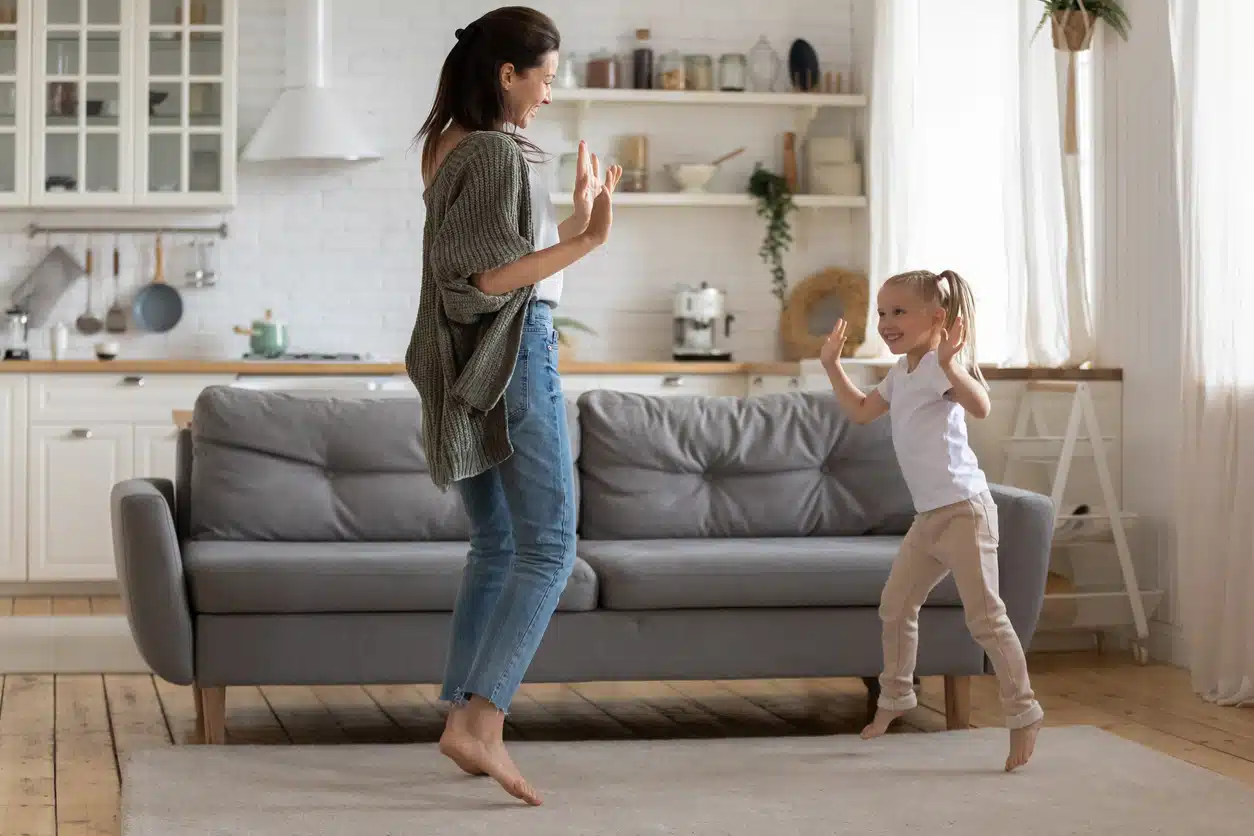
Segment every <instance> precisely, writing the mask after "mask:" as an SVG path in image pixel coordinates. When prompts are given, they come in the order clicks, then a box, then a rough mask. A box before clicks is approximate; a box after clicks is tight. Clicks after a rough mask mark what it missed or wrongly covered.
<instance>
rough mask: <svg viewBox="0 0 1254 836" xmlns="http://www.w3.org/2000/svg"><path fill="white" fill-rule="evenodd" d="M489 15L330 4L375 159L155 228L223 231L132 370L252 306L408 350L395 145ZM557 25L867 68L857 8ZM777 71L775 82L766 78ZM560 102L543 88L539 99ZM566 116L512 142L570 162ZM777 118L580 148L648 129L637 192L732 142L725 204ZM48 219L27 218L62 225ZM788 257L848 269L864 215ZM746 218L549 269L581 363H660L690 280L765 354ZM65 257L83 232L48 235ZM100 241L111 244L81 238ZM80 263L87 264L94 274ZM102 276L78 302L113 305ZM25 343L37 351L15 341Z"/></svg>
mask: <svg viewBox="0 0 1254 836" xmlns="http://www.w3.org/2000/svg"><path fill="white" fill-rule="evenodd" d="M497 5H501V4H500V3H499V2H479V0H476V1H475V2H463V1H460V0H459V2H453V0H439V2H437V0H355V2H353V3H339V4H336V6H335V9H334V14H335V17H334V21H333V24H334V29H333V36H332V54H333V72H332V80H333V83H334V84H335V86H336V87H337V88H339V89H341V90H342V91H343V93H344V95H345V97H346V98H347V99H348V100H349V101H351V102H352V103H353V105H354V107H355V108H356V109H357V112H358V113H359V114H360V115H361V118H362V121H363V124H364V125H365V126H366V129H367V130H368V131H370V132H371V133H372V135H374V136H376V137H378V142H379V145H380V148H381V150H382V151H383V153H384V159H382V160H381V161H379V162H377V163H371V164H366V165H347V166H315V165H294V166H287V165H284V166H263V165H257V164H247V163H243V164H241V168H240V178H239V204H238V207H237V208H236V209H234V210H233V211H232V212H229V213H226V214H225V215H191V216H184V217H172V216H169V217H165V218H163V219H162V222H165V223H171V224H174V223H190V224H198V225H199V224H210V225H211V224H216V223H219V222H220V221H223V220H224V221H226V222H227V223H228V224H229V226H230V237H229V238H228V239H227V240H226V241H219V242H218V243H217V245H216V249H217V251H218V262H217V265H216V266H217V269H218V271H219V274H220V281H219V284H218V285H217V286H216V287H214V288H206V289H188V288H184V291H185V293H184V296H185V303H186V310H187V313H186V315H185V318H184V320H183V322H182V323H180V325H179V326H178V327H177V328H176V329H175V330H174V331H173V332H171V333H170V334H168V335H160V336H155V335H147V334H137V333H134V332H132V333H129V334H127V335H124V337H123V339H122V340H121V341H122V342H123V344H124V345H123V354H124V356H131V357H141V356H142V357H154V356H167V355H177V356H205V355H238V354H241V353H243V352H244V351H245V350H247V338H246V337H242V336H238V335H235V334H234V333H232V327H233V326H235V325H246V324H247V323H249V322H250V321H251V320H252V319H254V318H257V317H260V316H261V315H262V314H263V312H264V311H265V309H266V308H272V309H273V310H274V315H275V316H276V317H278V318H280V319H283V320H284V321H286V322H287V323H288V325H289V328H290V331H291V334H292V341H293V347H294V348H301V349H308V350H327V351H360V352H366V353H371V354H373V355H375V356H380V357H392V358H399V357H400V356H401V355H402V354H403V352H404V350H405V347H406V345H407V343H408V339H409V331H410V328H411V327H412V325H413V321H414V314H415V312H416V309H417V304H418V295H419V284H420V280H421V270H422V265H421V253H422V231H423V218H424V210H423V205H422V178H421V174H420V172H419V149H418V148H417V147H416V146H412V145H411V143H412V140H413V136H414V133H415V132H416V131H417V129H418V127H419V125H420V124H421V122H422V120H423V118H424V117H425V115H426V111H427V108H428V107H429V105H430V102H431V98H432V96H433V93H434V88H435V82H436V77H437V74H438V72H439V68H440V64H441V62H442V61H443V59H444V56H445V54H446V52H447V50H448V49H449V48H450V47H451V46H452V44H453V41H454V38H453V32H454V30H455V29H456V28H458V27H460V26H464V25H466V23H468V22H470V21H471V20H473V19H474V18H475V17H477V16H478V15H480V14H482V13H483V12H485V11H487V10H489V9H491V8H494V7H495V6H497ZM536 5H537V8H540V9H541V10H543V11H545V12H547V13H548V14H550V15H552V16H553V17H554V19H555V20H556V21H557V23H558V25H559V27H560V28H561V30H562V36H563V46H562V51H563V53H564V54H565V53H568V52H574V53H576V54H577V56H579V57H580V58H586V57H587V56H588V54H589V53H590V52H591V51H593V50H596V49H601V48H611V49H613V48H622V47H624V46H626V45H628V44H630V42H631V40H632V38H633V35H634V31H635V29H636V28H637V27H648V28H650V29H651V31H652V40H653V45H654V47H655V49H656V50H658V51H659V52H662V51H666V50H669V49H679V50H681V51H683V52H689V51H698V52H704V53H709V54H712V55H714V56H715V59H716V60H717V56H718V55H719V54H720V53H722V52H726V51H740V52H748V51H749V50H750V48H751V47H752V46H753V44H754V42H755V41H756V40H757V39H758V37H759V36H760V35H765V36H766V37H767V38H768V39H769V40H770V42H771V44H772V46H773V47H774V49H775V50H776V52H777V53H778V54H779V55H780V57H781V59H783V60H786V59H787V54H788V48H789V45H790V44H791V42H792V40H793V39H794V38H797V37H804V38H806V39H807V40H809V41H810V42H811V43H812V44H813V45H814V46H815V48H816V49H817V51H818V52H819V55H820V59H821V60H822V62H823V63H824V66H825V68H826V67H827V65H829V64H830V65H831V69H832V70H833V71H840V72H842V73H843V74H844V77H845V79H846V84H848V83H849V77H850V71H851V70H852V72H853V76H854V78H855V79H856V83H857V84H858V85H859V88H858V89H859V92H865V86H864V81H863V80H864V79H865V78H866V77H867V75H868V74H869V66H868V65H867V62H868V61H869V56H870V47H869V38H870V31H869V24H870V20H871V16H872V7H873V0H782V2H780V0H730V2H728V0H694V2H692V3H689V4H687V5H685V6H683V7H682V10H681V6H680V5H679V4H677V3H675V2H674V0H643V1H641V0H636V2H632V3H630V4H628V3H610V4H602V5H597V4H589V3H577V2H574V0H552V1H550V2H541V3H537V4H536ZM240 6H241V9H240V49H239V61H240V85H241V87H240V91H239V112H240V141H241V143H243V142H246V141H247V139H248V137H249V136H250V135H251V133H252V131H253V130H255V128H256V126H257V125H258V124H259V123H260V121H261V119H262V118H263V117H264V115H265V113H266V110H267V108H268V107H269V106H270V104H271V103H272V102H273V100H274V98H275V96H276V95H277V93H278V90H279V89H280V88H281V87H282V85H283V83H284V63H283V51H284V42H285V35H284V27H285V25H286V22H285V15H284V2H283V0H247V2H241V4H240ZM781 75H782V74H781ZM556 95H558V96H560V91H556ZM575 115H576V109H575V108H574V107H572V106H569V105H562V104H554V105H553V106H551V107H549V108H547V109H546V112H545V113H544V115H543V116H542V118H541V120H540V123H539V124H537V125H536V126H535V127H533V128H532V129H531V131H530V133H531V135H532V137H533V138H534V139H535V140H536V141H537V142H538V143H540V144H541V146H542V147H543V148H545V150H546V151H548V152H549V153H551V154H553V155H554V157H556V155H558V154H560V153H562V152H565V151H568V150H573V149H574V146H575V142H576V140H577V137H575V136H573V134H572V131H573V129H574V126H575ZM793 129H794V124H793V119H792V114H791V112H789V111H787V110H783V109H778V110H777V109H770V108H752V107H743V108H742V107H736V108H724V109H716V108H693V109H682V108H670V107H651V108H628V107H594V108H593V109H592V111H591V112H590V113H589V114H588V118H587V122H586V135H585V136H586V138H587V140H588V141H589V143H590V145H591V146H592V148H593V150H595V151H597V152H598V153H599V154H601V155H603V156H607V157H612V156H613V155H614V154H615V149H614V138H615V137H616V136H619V135H622V134H627V133H647V134H649V136H650V140H651V149H650V154H651V157H652V160H653V163H654V166H653V167H654V172H653V177H654V178H663V177H664V176H665V175H664V174H663V173H662V171H661V164H662V163H663V162H665V161H667V160H668V159H671V158H673V157H676V156H679V155H693V156H695V157H696V158H698V159H713V158H714V157H717V156H719V155H721V154H723V153H725V152H727V151H729V150H732V149H734V148H737V147H739V146H741V145H744V146H746V148H747V151H746V153H745V154H743V155H742V156H741V157H738V158H736V159H734V160H732V161H731V162H730V163H729V164H728V165H727V166H726V167H725V168H724V169H723V170H722V171H721V172H720V174H719V177H718V178H717V180H716V181H715V183H714V184H713V186H712V188H714V189H716V190H727V191H739V190H741V189H742V188H743V184H744V182H745V179H746V178H747V177H748V175H749V173H750V172H751V171H752V169H753V164H754V162H755V161H761V162H763V163H764V164H765V165H767V166H768V167H771V168H774V169H776V170H779V166H780V149H781V139H780V136H781V134H782V133H783V132H785V131H789V130H793ZM813 129H814V131H815V133H819V134H822V133H852V134H854V135H855V136H857V137H859V139H860V138H861V137H862V136H863V134H864V132H865V118H864V116H862V115H855V114H852V113H833V114H831V115H830V117H824V118H821V119H819V120H817V121H816V122H815V124H814V128H813ZM33 219H34V218H33V216H32V215H29V214H26V213H4V214H3V215H0V298H5V299H7V296H8V293H9V292H10V291H11V290H12V288H14V287H16V285H17V284H18V283H19V282H20V281H21V280H22V278H23V277H24V276H25V274H26V272H27V271H28V270H29V269H30V268H31V267H33V266H34V265H35V264H36V263H37V262H38V259H39V258H40V257H42V254H43V252H44V251H45V247H46V244H47V241H45V240H44V239H43V238H37V239H34V240H31V239H29V238H28V237H27V236H26V234H25V233H24V231H23V229H24V227H25V225H26V224H27V223H29V222H30V221H31V220H33ZM70 219H71V218H70V217H67V216H66V215H65V213H61V214H59V215H57V216H56V217H51V216H43V217H40V221H41V222H44V223H53V222H67V221H68V220H70ZM72 220H73V222H74V223H75V224H80V223H85V222H100V223H114V222H116V223H127V222H145V223H146V222H148V221H151V220H153V218H152V217H151V216H149V217H146V218H143V219H142V220H141V218H139V217H137V216H135V215H128V214H122V215H118V216H115V217H110V216H106V215H102V214H90V213H75V214H74V215H73V216H72ZM794 222H795V234H796V237H797V249H796V251H795V252H794V253H793V254H791V256H790V257H789V260H788V267H789V275H790V281H792V282H793V283H795V282H797V281H800V280H801V279H802V278H804V277H805V276H806V275H808V274H809V273H811V272H814V271H816V270H819V269H822V268H824V267H828V266H842V267H853V268H859V269H865V266H866V249H867V224H866V217H865V213H864V212H859V211H843V210H842V211H823V212H813V213H812V212H802V213H799V214H798V215H796V216H795V217H794ZM763 231H764V221H763V220H762V219H760V218H758V217H757V216H756V215H755V214H754V212H753V210H752V209H692V208H671V209H652V208H630V207H619V208H618V209H617V210H616V212H615V225H614V232H613V237H612V238H611V241H610V243H609V244H608V245H607V246H606V247H605V248H603V249H602V250H600V251H598V252H596V253H594V254H593V255H591V256H590V257H588V258H587V259H585V260H584V261H582V262H581V263H579V264H578V265H576V266H575V267H573V268H571V269H570V270H569V271H568V272H567V276H566V283H565V296H564V304H563V314H565V315H569V316H575V317H577V318H579V319H581V320H583V321H585V322H587V323H588V324H589V325H590V326H592V327H593V328H595V329H596V330H597V331H598V336H596V337H589V336H586V335H582V334H581V335H578V337H577V339H578V345H579V348H578V354H579V356H580V357H582V358H585V359H622V360H627V359H665V358H667V357H668V356H669V349H670V339H671V327H672V326H671V319H670V310H671V298H672V292H673V290H674V288H675V286H676V285H677V284H681V283H686V284H697V283H699V282H701V281H708V282H710V283H711V284H713V285H717V286H719V287H721V288H723V289H724V290H726V291H727V293H728V305H729V308H730V310H731V311H732V312H733V313H734V314H735V315H736V322H735V324H734V325H733V327H732V337H731V340H730V341H729V344H730V347H731V348H732V349H733V350H734V351H735V353H736V356H737V357H738V358H739V359H746V360H754V359H762V360H764V359H772V358H774V357H776V356H777V348H776V346H777V343H778V338H777V336H776V326H777V322H778V317H779V303H778V302H777V301H776V299H775V298H774V297H773V296H771V293H770V274H769V271H768V268H767V267H766V265H764V264H763V263H762V262H761V261H760V259H759V257H758V247H759V245H760V242H761V239H762V234H763ZM58 242H59V243H66V244H72V245H73V246H75V247H76V248H77V251H78V252H80V253H81V252H82V250H83V249H84V247H85V246H86V243H87V242H86V240H85V239H84V238H82V237H79V238H77V239H76V240H73V241H69V240H65V241H58ZM93 243H94V245H95V246H97V247H102V246H103V247H111V246H112V244H113V241H112V239H111V238H104V237H102V238H100V239H97V240H95V241H93ZM133 243H134V244H137V245H138V246H137V247H136V246H132V242H129V241H125V240H124V241H123V245H124V246H125V247H127V249H126V251H125V252H124V253H123V289H124V292H125V293H126V294H127V295H128V296H129V294H130V293H133V291H134V290H135V289H136V288H138V287H139V286H140V285H142V283H143V282H145V281H147V279H148V277H149V276H150V275H151V265H152V254H151V249H152V241H151V240H150V239H140V240H138V241H137V242H133ZM188 243H190V242H189V241H188V240H186V239H182V238H180V239H178V240H171V239H167V241H166V249H167V254H168V255H167V264H166V275H167V277H168V278H169V279H170V281H171V282H172V283H174V284H176V285H181V284H182V283H183V282H184V274H185V272H186V270H188V269H190V261H189V260H188V253H189V250H188V249H187V247H186V245H187V244H188ZM98 263H100V264H103V263H105V262H104V261H103V260H100V261H98ZM104 279H105V276H104V274H103V273H101V274H100V278H98V280H97V282H96V285H95V295H96V307H97V309H98V310H99V311H101V312H103V310H104V308H105V306H106V305H107V304H108V303H109V302H110V301H111V300H112V285H111V283H110V282H106V281H104ZM84 301H85V289H84V288H83V287H82V285H81V284H80V285H78V286H76V287H74V288H72V289H71V290H70V292H69V293H67V294H66V296H65V298H64V299H63V300H62V303H61V304H60V305H59V306H58V309H57V311H56V312H55V314H54V321H55V320H62V321H65V322H72V321H73V319H74V317H75V316H77V315H78V313H79V312H81V310H82V308H83V304H84ZM32 340H33V343H34V345H35V346H36V348H37V349H43V348H45V346H46V340H45V337H44V336H43V335H41V334H36V335H33V338H32ZM93 341H94V338H91V337H83V336H80V335H77V334H73V335H72V338H71V350H72V351H73V352H75V353H78V354H82V355H88V354H90V351H91V344H92V342H93Z"/></svg>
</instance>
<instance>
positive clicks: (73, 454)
mask: <svg viewBox="0 0 1254 836" xmlns="http://www.w3.org/2000/svg"><path fill="white" fill-rule="evenodd" d="M29 468H30V481H29V485H30V490H29V500H30V502H29V511H28V514H27V516H28V519H29V522H30V531H29V537H28V541H29V546H28V572H27V575H28V579H29V580H32V581H53V580H111V579H113V578H115V577H117V573H116V572H115V570H114V564H113V533H112V532H113V526H112V523H111V521H110V519H109V493H110V491H111V490H112V489H113V486H114V485H115V484H116V483H117V482H120V481H121V480H123V479H129V478H131V475H132V474H133V473H134V468H135V433H134V429H133V428H132V427H131V425H130V424H108V423H99V424H93V423H90V422H82V423H77V424H73V425H70V424H65V425H58V424H46V425H37V426H32V427H31V428H30V455H29Z"/></svg>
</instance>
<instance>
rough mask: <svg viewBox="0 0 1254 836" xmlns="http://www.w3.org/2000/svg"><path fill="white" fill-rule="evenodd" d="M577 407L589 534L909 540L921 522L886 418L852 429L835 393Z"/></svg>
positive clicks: (656, 399) (606, 395)
mask: <svg viewBox="0 0 1254 836" xmlns="http://www.w3.org/2000/svg"><path fill="white" fill-rule="evenodd" d="M578 403H579V417H580V436H581V438H580V455H579V462H578V467H579V471H580V478H581V482H582V490H583V500H582V507H581V513H580V535H581V536H582V537H585V538H588V539H593V540H623V539H646V538H665V537H789V536H837V537H848V536H858V535H863V534H901V533H903V532H905V531H906V529H907V528H909V525H910V521H911V520H912V519H913V517H914V506H913V503H912V502H911V499H910V494H909V491H908V490H907V488H906V484H905V480H904V479H903V478H902V476H901V470H900V469H899V468H898V466H897V459H896V457H895V455H894V452H893V445H892V438H891V436H890V435H889V426H888V421H887V419H883V420H880V421H876V422H874V423H872V424H869V425H864V426H859V425H857V424H854V423H852V422H851V421H849V420H847V419H846V418H845V417H844V415H843V414H842V413H841V410H840V406H839V405H838V404H837V402H836V399H835V396H834V395H832V394H831V393H826V392H825V393H809V392H795V393H788V394H779V395H760V396H754V397H748V398H729V397H712V396H700V395H694V396H688V395H681V396H674V395H640V394H634V393H627V392H613V391H603V390H601V391H592V392H586V393H584V394H583V395H581V396H580V398H579V401H578Z"/></svg>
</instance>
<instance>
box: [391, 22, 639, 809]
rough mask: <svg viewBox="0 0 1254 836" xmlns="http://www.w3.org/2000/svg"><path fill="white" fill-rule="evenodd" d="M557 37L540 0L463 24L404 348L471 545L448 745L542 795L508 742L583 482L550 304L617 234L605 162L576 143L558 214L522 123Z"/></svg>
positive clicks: (436, 142) (438, 477) (433, 137)
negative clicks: (514, 705)
mask: <svg viewBox="0 0 1254 836" xmlns="http://www.w3.org/2000/svg"><path fill="white" fill-rule="evenodd" d="M560 45H561V44H560V39H559V36H558V32H557V29H556V27H555V26H554V25H553V22H552V21H551V20H550V19H549V18H547V17H546V16H544V15H543V14H541V13H539V12H536V11H534V10H532V9H527V8H519V7H510V8H502V9H497V10H495V11H493V12H489V13H488V14H486V15H484V16H483V17H481V18H479V19H478V20H476V21H475V22H473V23H471V24H470V25H469V26H467V27H466V28H465V29H459V30H458V31H457V43H456V45H455V46H454V47H453V49H452V51H451V52H450V53H449V55H448V57H447V58H446V59H445V62H444V67H443V68H442V70H441V71H440V82H439V87H438V89H437V91H436V96H435V103H434V105H433V107H432V109H431V113H430V115H429V116H428V117H427V120H426V122H425V123H424V124H423V126H422V129H421V130H420V131H419V133H418V139H419V140H421V141H422V142H423V149H422V165H423V180H424V183H425V186H426V189H425V192H424V200H425V202H426V207H427V219H426V225H425V228H424V233H423V276H422V292H421V296H420V301H419V308H418V319H417V322H416V324H415V326H414V332H413V336H412V338H411V340H410V345H409V349H408V351H407V352H406V356H405V363H406V367H407V369H408V372H409V376H410V378H411V379H412V380H413V381H414V384H415V386H417V388H418V392H419V394H420V395H421V397H422V423H423V442H424V446H425V450H426V455H427V459H428V463H429V466H430V471H431V476H432V478H433V479H434V481H435V483H436V484H437V485H438V486H439V487H440V488H441V489H444V488H447V486H448V485H449V484H455V485H456V487H457V489H458V491H459V492H460V494H461V498H462V501H463V504H464V506H465V508H466V513H467V515H468V516H469V518H470V555H469V558H468V560H467V563H466V569H465V572H464V573H463V575H462V582H461V590H460V592H459V594H458V598H457V603H456V605H455V608H454V611H453V622H452V634H451V636H450V642H449V650H448V659H447V663H446V664H447V667H446V669H445V675H444V688H443V692H442V694H441V698H442V699H445V700H448V701H449V702H450V703H451V704H452V708H451V710H450V712H449V715H448V720H447V722H446V724H445V728H444V734H443V736H442V737H441V738H440V751H441V752H443V753H444V754H445V755H447V756H448V757H449V758H451V759H452V760H453V761H454V762H455V763H457V765H458V766H460V767H461V768H462V769H464V770H465V771H467V772H469V773H471V774H475V775H483V774H487V775H490V776H492V777H493V778H495V779H496V780H497V781H498V782H500V784H501V785H502V786H503V787H504V788H505V789H506V790H507V791H508V792H509V793H511V794H512V795H514V796H516V797H518V798H520V799H522V800H524V801H526V802H528V803H529V804H539V803H540V799H539V797H538V796H537V795H536V793H535V791H534V790H533V789H532V788H531V787H530V786H529V785H528V784H527V782H526V781H525V780H523V777H522V775H521V773H520V772H519V770H518V768H517V767H516V766H515V765H514V763H513V761H512V760H511V758H510V756H509V755H508V753H507V752H506V750H505V744H504V741H503V738H502V730H503V728H504V722H505V712H506V711H507V710H508V709H509V705H510V701H511V699H512V698H513V696H514V693H515V691H516V690H517V689H518V686H519V683H520V682H521V681H522V679H523V675H524V674H525V672H526V670H527V667H528V665H530V663H531V659H532V656H533V655H534V654H535V651H536V648H537V647H538V646H539V644H540V640H541V638H543V636H544V632H545V629H546V628H547V627H548V623H549V619H550V617H551V616H552V614H553V610H554V609H555V608H556V606H557V601H558V598H559V596H560V595H561V594H562V590H563V589H564V588H565V585H566V580H567V578H568V577H569V575H570V572H571V569H572V568H573V566H574V560H575V495H574V483H573V473H572V461H571V449H570V439H569V438H568V436H567V424H566V405H565V399H564V397H563V395H562V385H561V380H560V379H559V378H558V374H557V334H556V332H555V331H554V330H553V319H552V308H553V306H555V305H556V304H557V303H558V301H559V298H560V296H561V290H562V270H563V269H564V268H566V267H568V266H570V265H571V264H573V263H575V262H576V261H578V260H579V259H581V258H583V257H584V256H585V255H587V254H588V253H590V252H592V251H593V250H594V249H596V248H597V247H599V246H601V245H602V244H604V243H605V242H606V240H607V239H608V237H609V232H610V223H611V205H610V201H611V195H612V194H613V191H614V187H615V185H616V184H617V182H618V178H619V176H620V174H621V169H619V168H618V167H617V166H615V167H612V168H610V169H609V170H608V171H607V172H606V176H605V183H604V185H602V184H601V183H600V171H599V163H598V161H597V158H596V157H595V156H591V158H589V154H588V151H587V147H586V145H585V144H584V143H582V142H581V143H580V144H579V161H580V164H579V174H578V182H577V185H576V188H575V194H574V205H575V210H574V212H573V214H572V215H571V217H570V218H568V219H567V220H566V221H564V222H562V223H561V224H560V225H559V224H558V223H557V222H556V218H555V213H554V209H553V205H552V202H551V201H550V199H549V197H548V192H547V190H546V189H545V188H544V185H543V182H542V180H541V178H540V177H538V176H537V175H536V172H535V171H533V170H532V168H531V165H530V163H529V162H528V159H527V157H526V156H525V154H524V152H535V151H536V149H535V146H534V145H532V144H531V143H529V142H527V141H526V140H524V139H523V138H522V137H520V136H518V135H517V134H516V133H515V132H514V131H515V129H517V128H525V127H527V125H528V124H530V122H531V120H532V119H533V118H534V117H535V115H536V112H537V110H538V109H539V108H540V106H541V105H543V104H547V103H548V102H549V101H550V84H551V83H552V80H553V77H554V75H555V73H556V71H557V57H558V48H559V47H560Z"/></svg>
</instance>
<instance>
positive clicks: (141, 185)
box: [0, 0, 238, 209]
mask: <svg viewBox="0 0 1254 836" xmlns="http://www.w3.org/2000/svg"><path fill="white" fill-rule="evenodd" d="M13 2H15V0H0V9H4V8H5V6H6V3H9V4H12V3H13ZM236 3H237V0H16V7H15V8H16V15H15V17H16V21H15V22H14V23H4V22H3V20H4V18H5V17H7V16H8V15H7V14H6V15H0V200H3V201H4V202H5V203H6V204H7V205H17V206H23V205H30V206H37V207H47V208H114V207H116V208H125V207H132V208H153V209H157V208H180V209H216V208H227V207H230V206H232V205H233V204H234V202H235V192H236V174H235V154H234V149H235V144H236V119H235V110H236V88H237V78H236V73H237V64H238V61H237V46H236V25H237V21H236ZM6 36H7V40H6ZM6 85H7V86H6ZM10 102H11V104H12V108H11V115H7V116H6V115H5V114H6V108H7V107H8V106H9V103H10ZM10 149H11V150H10ZM10 156H12V157H13V160H9V157H10ZM26 169H29V170H26ZM9 170H12V175H11V176H8V175H7V172H8V171H9ZM9 180H11V181H12V182H9ZM6 186H8V187H9V188H8V189H7V190H6V188H5V187H6Z"/></svg>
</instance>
